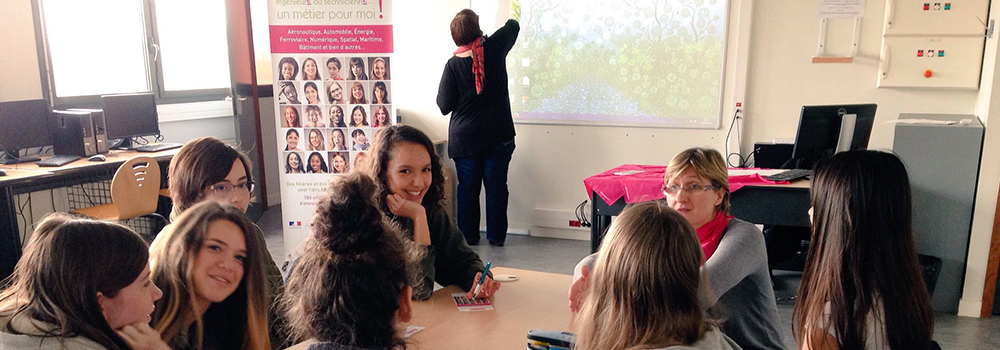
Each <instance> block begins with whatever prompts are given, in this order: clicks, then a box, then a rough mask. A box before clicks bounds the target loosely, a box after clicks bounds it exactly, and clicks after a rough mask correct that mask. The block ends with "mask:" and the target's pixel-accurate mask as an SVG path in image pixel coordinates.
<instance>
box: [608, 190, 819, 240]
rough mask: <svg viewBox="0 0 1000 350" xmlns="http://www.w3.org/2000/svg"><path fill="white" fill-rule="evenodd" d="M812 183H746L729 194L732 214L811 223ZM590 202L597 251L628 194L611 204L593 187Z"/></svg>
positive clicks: (756, 219) (750, 218) (783, 222)
mask: <svg viewBox="0 0 1000 350" xmlns="http://www.w3.org/2000/svg"><path fill="white" fill-rule="evenodd" d="M809 185H810V182H809V180H808V179H803V180H796V181H792V182H791V183H789V184H785V185H747V186H744V187H743V188H740V189H739V190H737V191H735V192H732V193H731V194H730V197H729V204H730V205H729V214H731V215H733V216H735V217H736V218H739V219H741V220H744V221H747V222H751V223H754V224H761V225H782V226H799V227H809V214H808V211H809ZM590 203H591V206H590V223H591V227H590V251H591V252H596V251H597V249H598V247H600V245H601V238H603V237H604V232H605V231H607V229H608V226H610V225H611V217H612V216H616V215H618V214H620V213H621V212H622V210H623V209H625V198H619V199H618V200H617V201H615V203H613V204H608V203H606V202H605V201H604V199H601V197H599V196H598V195H597V193H594V192H593V191H591V193H590Z"/></svg>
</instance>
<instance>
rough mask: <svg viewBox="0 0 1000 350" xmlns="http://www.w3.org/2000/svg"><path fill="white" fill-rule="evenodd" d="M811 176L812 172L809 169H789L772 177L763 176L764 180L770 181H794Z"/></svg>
mask: <svg viewBox="0 0 1000 350" xmlns="http://www.w3.org/2000/svg"><path fill="white" fill-rule="evenodd" d="M811 174H812V170H809V169H791V170H786V171H782V172H780V173H777V174H774V175H770V176H765V177H764V179H767V180H771V181H794V180H798V179H803V178H806V177H809V175H811Z"/></svg>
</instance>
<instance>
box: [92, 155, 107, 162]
mask: <svg viewBox="0 0 1000 350" xmlns="http://www.w3.org/2000/svg"><path fill="white" fill-rule="evenodd" d="M87 160H89V161H91V162H103V161H105V160H108V157H105V156H104V155H103V154H95V155H92V156H90V158H87Z"/></svg>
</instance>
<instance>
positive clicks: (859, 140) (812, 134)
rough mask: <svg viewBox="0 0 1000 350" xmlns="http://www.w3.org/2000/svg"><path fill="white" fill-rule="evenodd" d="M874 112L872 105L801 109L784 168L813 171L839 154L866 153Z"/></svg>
mask: <svg viewBox="0 0 1000 350" xmlns="http://www.w3.org/2000/svg"><path fill="white" fill-rule="evenodd" d="M875 109H876V105H875V104H858V105H829V106H803V107H802V114H801V116H800V117H799V129H798V131H797V132H796V133H795V147H794V148H793V149H792V159H790V160H789V162H790V163H786V166H785V168H795V169H812V168H813V167H815V166H816V163H817V162H819V161H820V160H823V159H825V158H827V157H830V156H832V155H833V154H834V153H837V152H838V151H846V150H857V149H867V148H868V138H869V137H870V136H871V133H872V124H873V123H874V122H875Z"/></svg>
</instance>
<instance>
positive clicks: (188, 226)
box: [149, 201, 271, 350]
mask: <svg viewBox="0 0 1000 350" xmlns="http://www.w3.org/2000/svg"><path fill="white" fill-rule="evenodd" d="M216 220H226V221H230V222H232V223H234V224H236V226H238V227H239V228H240V230H241V231H243V237H244V239H245V240H246V247H247V256H246V260H244V263H243V266H244V267H243V269H244V272H243V278H242V279H240V284H239V286H238V287H237V288H236V291H234V292H233V294H230V295H229V297H228V298H226V299H225V300H223V301H222V302H219V303H214V304H212V305H211V306H209V308H208V310H207V311H205V313H204V315H201V314H199V313H197V312H195V305H194V304H195V303H194V301H195V299H196V298H197V294H196V293H197V291H196V290H195V286H194V280H193V279H192V277H191V271H192V269H193V268H194V262H195V259H197V257H198V252H199V251H200V250H201V248H202V245H203V244H204V243H205V239H206V236H207V235H208V227H209V226H210V225H211V224H212V222H215V221H216ZM253 230H254V228H253V223H252V222H250V219H247V217H246V216H245V215H244V214H243V212H242V211H240V210H239V209H237V208H236V207H233V206H231V205H228V204H219V203H216V202H214V201H203V202H201V203H198V204H196V205H195V206H193V207H191V208H189V209H188V210H186V211H184V214H182V215H181V216H180V217H179V218H177V220H175V221H174V222H173V224H171V225H170V226H168V227H167V228H166V229H164V230H163V232H161V233H160V236H161V237H159V238H157V240H156V241H155V242H154V243H153V246H152V247H151V248H150V262H149V267H150V270H151V271H152V276H153V283H155V284H156V286H157V287H159V288H160V290H162V291H163V298H161V299H160V300H158V301H157V302H156V311H154V313H153V315H152V318H153V328H155V329H156V330H157V331H158V332H160V334H161V336H162V337H163V339H165V340H167V341H168V342H169V343H171V345H177V344H175V343H174V342H175V341H176V339H190V338H191V337H194V339H195V342H194V344H197V347H198V348H201V344H202V343H203V339H204V333H205V331H206V330H205V327H206V324H211V326H213V328H212V329H211V330H212V331H216V330H217V329H223V330H224V331H225V333H226V336H227V337H228V339H225V341H226V343H227V344H233V345H234V346H235V345H236V344H241V345H240V346H239V347H238V348H240V349H253V350H265V349H270V348H271V345H270V341H269V339H268V331H267V308H268V300H270V299H269V298H268V294H267V293H268V291H267V287H266V281H265V277H264V259H265V257H264V254H267V251H266V247H265V246H264V241H263V240H262V239H261V237H260V235H257V234H254V233H253V232H254V231H253ZM192 324H194V325H195V334H187V332H188V329H189V328H190V327H191V325H192Z"/></svg>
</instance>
